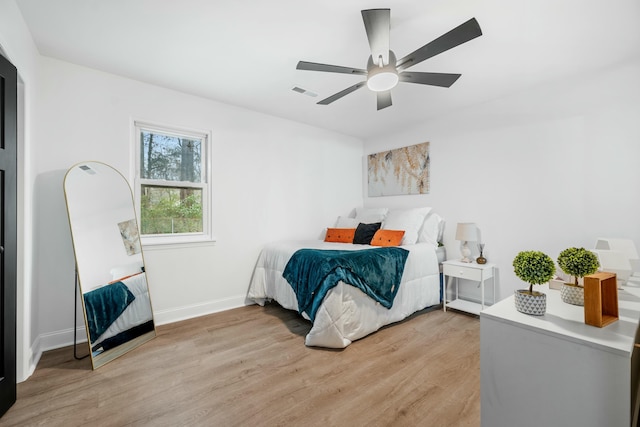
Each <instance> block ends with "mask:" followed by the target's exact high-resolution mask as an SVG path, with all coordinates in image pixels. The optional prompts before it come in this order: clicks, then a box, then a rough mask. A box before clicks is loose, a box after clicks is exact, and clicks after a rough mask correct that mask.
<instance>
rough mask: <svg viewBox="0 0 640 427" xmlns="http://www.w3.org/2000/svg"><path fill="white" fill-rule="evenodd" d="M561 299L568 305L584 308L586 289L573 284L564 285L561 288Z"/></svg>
mask: <svg viewBox="0 0 640 427" xmlns="http://www.w3.org/2000/svg"><path fill="white" fill-rule="evenodd" d="M560 297H562V301H564V302H566V303H567V304H573V305H579V306H584V288H583V287H582V286H577V285H574V284H572V283H563V284H562V286H561V287H560Z"/></svg>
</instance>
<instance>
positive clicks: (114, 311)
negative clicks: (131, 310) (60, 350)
mask: <svg viewBox="0 0 640 427" xmlns="http://www.w3.org/2000/svg"><path fill="white" fill-rule="evenodd" d="M134 299H136V297H135V296H134V295H133V294H132V293H131V291H130V290H129V288H127V286H126V285H125V284H124V283H122V282H115V283H112V284H110V285H107V286H103V287H101V288H98V289H95V290H93V291H91V292H87V293H86V294H84V308H85V312H86V314H87V325H88V327H89V336H90V338H91V342H94V341H95V340H97V339H98V338H99V337H100V335H102V334H103V333H104V331H106V330H107V328H109V326H110V325H111V324H112V323H113V322H115V320H116V319H117V318H118V316H120V315H121V314H122V312H123V311H124V310H125V309H126V308H127V307H128V306H129V304H131V303H132V302H133V300H134Z"/></svg>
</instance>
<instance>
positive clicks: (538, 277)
mask: <svg viewBox="0 0 640 427" xmlns="http://www.w3.org/2000/svg"><path fill="white" fill-rule="evenodd" d="M555 270H556V266H555V264H554V263H553V260H552V259H551V257H549V255H547V254H545V253H543V252H540V251H522V252H520V253H519V254H518V255H516V257H515V258H514V259H513V272H514V273H515V274H516V276H518V277H519V278H520V279H522V280H524V281H525V282H527V283H529V292H530V293H533V285H541V284H543V283H547V282H548V281H549V280H551V278H552V277H553V273H554V272H555Z"/></svg>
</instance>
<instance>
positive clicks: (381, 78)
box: [367, 50, 398, 92]
mask: <svg viewBox="0 0 640 427" xmlns="http://www.w3.org/2000/svg"><path fill="white" fill-rule="evenodd" d="M397 84H398V70H396V56H395V54H394V53H393V51H392V50H390V51H389V63H388V64H386V65H385V64H383V62H382V56H380V57H379V58H378V60H377V61H375V62H374V60H373V57H372V56H369V61H367V87H368V88H369V89H371V90H372V91H374V92H382V91H385V90H389V89H391V88H393V87H395V85H397Z"/></svg>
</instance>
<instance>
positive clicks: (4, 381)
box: [0, 55, 18, 416]
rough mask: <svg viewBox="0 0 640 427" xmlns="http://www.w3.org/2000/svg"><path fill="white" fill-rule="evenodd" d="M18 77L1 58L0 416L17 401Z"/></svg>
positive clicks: (13, 69) (7, 62)
mask: <svg viewBox="0 0 640 427" xmlns="http://www.w3.org/2000/svg"><path fill="white" fill-rule="evenodd" d="M17 75H18V73H17V71H16V68H15V67H14V66H13V65H12V64H11V62H9V61H8V60H7V59H5V58H4V57H3V56H1V55H0V211H1V212H0V322H2V323H1V325H0V347H1V348H0V416H2V415H3V414H4V413H5V412H7V410H8V409H9V408H10V407H11V405H13V403H14V402H15V401H16V268H17V239H18V237H17V228H18V227H17V192H18V185H17V175H18V174H17V163H18V157H17V138H16V136H17V135H16V127H17V112H18V105H17V102H18V81H17Z"/></svg>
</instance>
